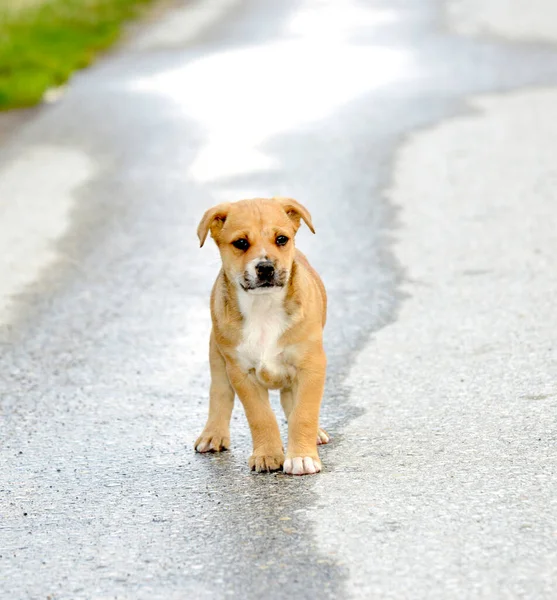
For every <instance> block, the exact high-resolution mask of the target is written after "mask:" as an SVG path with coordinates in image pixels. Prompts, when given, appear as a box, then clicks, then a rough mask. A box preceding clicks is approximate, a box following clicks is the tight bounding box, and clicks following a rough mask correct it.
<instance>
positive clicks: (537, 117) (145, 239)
mask: <svg viewBox="0 0 557 600" xmlns="http://www.w3.org/2000/svg"><path fill="white" fill-rule="evenodd" d="M503 4H504V5H505V7H504V9H503V8H502V5H503ZM525 4H527V6H528V7H534V6H535V7H536V10H537V11H540V10H543V11H545V12H544V13H543V14H544V15H545V17H544V18H543V19H541V18H539V14H538V15H537V17H536V18H534V17H532V18H530V17H531V15H530V14H529V12H528V10H527V9H526V10H525V6H524V5H525ZM556 22H557V9H556V8H555V5H554V3H553V2H551V0H547V1H545V2H541V1H540V0H537V1H536V2H531V3H524V2H520V1H519V0H515V1H513V2H504V3H503V2H498V1H496V0H489V1H486V2H483V1H482V2H479V1H478V0H475V1H474V0H461V1H459V0H451V1H449V2H446V3H444V2H442V1H433V0H423V1H421V2H419V3H418V2H407V1H402V0H376V1H368V2H364V1H358V0H350V1H347V2H342V3H340V2H334V1H333V0H325V1H314V0H303V1H294V0H281V2H272V1H271V0H244V1H238V0H226V1H224V0H221V1H216V0H212V1H209V0H207V1H205V2H200V3H197V4H196V3H191V4H184V5H180V6H177V7H176V9H175V10H174V11H173V12H171V13H168V14H165V15H161V16H160V18H159V20H158V21H157V22H154V23H151V24H149V25H147V26H145V27H144V28H139V29H138V30H137V31H136V32H135V33H134V35H133V36H132V37H131V39H130V40H129V41H128V42H126V43H125V44H124V45H123V46H122V47H121V48H120V49H119V50H118V51H117V52H115V53H113V55H111V56H110V57H107V58H106V59H105V60H102V61H101V62H100V63H99V64H98V65H97V66H95V67H94V68H92V69H89V70H87V71H86V72H83V73H81V74H79V75H78V76H76V77H75V78H74V80H73V82H72V83H71V85H70V86H69V88H68V90H67V92H66V93H65V95H64V96H63V97H62V98H60V99H59V101H57V102H55V103H53V104H51V105H48V106H46V107H44V108H43V109H41V110H39V111H37V112H35V113H33V114H32V116H30V117H29V118H28V119H26V122H25V123H24V124H23V125H21V124H20V125H19V126H18V127H17V128H11V129H9V128H8V129H7V130H6V131H9V134H6V135H4V137H3V140H2V143H1V146H0V273H1V278H0V340H1V352H0V373H1V380H0V394H1V404H0V426H1V446H0V503H1V504H0V597H2V598H10V599H27V598H30V599H35V598H43V599H46V598H51V599H81V598H84V599H85V598H94V599H101V598H119V599H121V598H125V599H149V600H158V599H160V600H174V599H189V598H195V599H205V598H207V599H211V598H222V597H230V598H242V599H244V598H248V599H249V598H279V599H280V598H300V599H306V598H308V599H315V598H393V599H399V598H400V599H406V598H413V599H414V598H415V599H426V598H427V599H440V600H446V599H452V598H457V599H461V598H462V599H469V598H473V599H476V598H485V599H492V598H531V599H540V598H543V599H545V598H547V599H549V598H555V597H557V479H556V470H557V468H556V465H557V311H556V301H557V268H556V267H555V256H556V255H557V235H556V233H555V231H556V222H557V221H556V217H557V198H556V196H555V190H556V189H557V162H556V160H555V157H556V156H557V30H556V28H555V23H556ZM538 33H539V35H538ZM274 194H277V195H278V194H280V195H291V196H293V197H295V198H297V199H299V200H300V201H302V202H303V203H305V204H306V205H307V206H308V207H309V208H310V210H311V212H312V214H313V217H314V224H315V226H316V230H317V235H315V236H311V235H310V234H309V233H308V232H307V229H305V230H304V231H301V232H300V234H299V240H298V244H299V246H300V247H301V248H303V249H304V251H306V252H307V254H308V255H309V257H310V259H311V260H312V262H313V263H314V265H315V266H316V267H317V268H318V270H319V271H320V273H321V274H322V275H323V278H324V280H325V283H326V285H327V288H328V292H329V297H330V313H329V322H328V325H327V329H326V343H327V351H328V355H329V371H328V383H327V391H326V395H325V399H324V406H323V419H322V421H323V424H324V425H325V426H326V428H327V429H328V431H329V432H330V433H331V434H332V435H333V436H334V439H333V442H332V443H331V444H330V445H329V446H328V447H325V448H323V449H322V450H321V456H322V459H323V463H324V471H323V473H321V474H319V475H316V476H308V477H302V478H296V477H290V476H285V475H283V474H282V473H278V474H273V475H255V474H251V473H250V472H249V471H248V468H247V459H248V456H249V454H250V438H249V432H248V429H247V425H246V421H245V417H244V415H243V412H242V410H241V408H240V407H237V408H236V409H235V412H234V416H233V423H232V442H233V446H232V449H231V451H230V452H227V453H223V454H221V455H212V456H207V455H204V456H202V455H196V454H195V453H194V452H193V442H194V440H195V438H196V436H197V435H198V434H199V432H200V431H201V429H202V426H203V424H204V419H205V414H206V410H207V392H208V385H209V370H208V364H207V348H208V333H209V320H210V319H209V310H208V298H209V291H210V287H211V284H212V281H213V278H214V276H215V274H216V272H217V270H218V264H219V261H218V255H217V252H216V250H215V249H214V247H213V246H212V244H210V245H209V247H204V248H203V249H202V250H200V249H199V248H198V241H197V238H196V235H195V229H196V226H197V223H198V220H199V218H200V216H201V214H202V213H203V211H204V210H205V209H207V208H208V207H209V206H211V205H213V204H215V203H216V202H219V201H222V200H225V199H226V200H235V199H240V198H244V197H252V196H256V195H265V196H269V195H274ZM274 401H275V404H276V406H277V408H278V402H276V399H274ZM283 426H284V424H283Z"/></svg>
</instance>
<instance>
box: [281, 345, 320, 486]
mask: <svg viewBox="0 0 557 600" xmlns="http://www.w3.org/2000/svg"><path fill="white" fill-rule="evenodd" d="M307 363H308V364H307V365H306V366H305V367H304V368H302V369H300V370H299V371H298V377H297V381H296V384H295V386H294V394H295V397H294V407H293V408H292V411H291V413H290V415H289V418H288V448H287V451H286V460H285V461H284V472H285V473H290V474H292V475H309V474H312V473H318V472H319V471H321V461H320V460H319V455H318V453H317V442H316V440H317V437H318V431H319V409H320V408H321V400H322V398H323V389H324V387H325V371H326V364H327V359H326V357H325V352H324V351H323V349H322V348H321V349H319V350H317V351H316V352H315V354H312V356H311V360H308V361H307Z"/></svg>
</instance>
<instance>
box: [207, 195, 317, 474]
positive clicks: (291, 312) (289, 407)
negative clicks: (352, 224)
mask: <svg viewBox="0 0 557 600" xmlns="http://www.w3.org/2000/svg"><path fill="white" fill-rule="evenodd" d="M301 219H303V220H304V221H305V223H306V225H307V226H308V227H309V228H310V229H311V231H312V232H314V233H315V231H314V229H313V225H312V223H311V216H310V214H309V212H308V211H307V209H306V208H304V207H303V206H302V205H301V204H299V203H298V202H296V201H295V200H291V199H289V198H273V199H270V200H269V199H259V198H258V199H255V200H242V201H240V202H234V203H225V204H219V205H218V206H215V207H214V208H211V209H209V210H208V211H207V212H206V213H205V214H204V216H203V218H202V219H201V223H200V224H199V228H198V230H197V234H198V236H199V241H200V243H201V246H203V243H204V242H205V239H206V237H207V234H208V232H209V231H210V232H211V236H212V237H213V239H214V240H215V242H216V244H217V246H218V248H219V251H220V255H221V258H222V268H221V270H220V272H219V274H218V277H217V280H216V281H215V285H214V286H213V292H212V294H211V318H212V322H213V329H212V332H211V340H210V350H209V361H210V365H211V390H210V399H209V418H208V420H207V424H206V425H205V429H204V430H203V433H202V434H201V435H200V436H199V438H198V439H197V441H196V442H195V448H196V450H197V451H198V452H209V451H213V452H219V451H220V450H223V449H226V448H228V446H229V444H230V432H229V425H230V416H231V413H232V407H233V405H234V395H235V394H237V395H238V397H239V398H240V400H241V402H242V404H243V406H244V409H245V411H246V416H247V418H248V422H249V426H250V429H251V434H252V438H253V453H252V455H251V457H250V459H249V465H250V467H251V469H252V470H255V471H258V472H259V471H276V470H278V469H280V468H281V467H282V466H283V465H284V472H285V473H292V474H294V475H306V474H309V473H317V472H319V471H320V470H321V461H320V460H319V455H318V454H317V444H322V443H327V442H328V441H329V437H328V436H327V434H326V432H325V431H324V430H322V429H320V428H319V409H320V406H321V398H322V396H323V387H324V384H325V369H326V357H325V352H324V350H323V327H324V325H325V318H326V311H327V297H326V294H325V287H324V286H323V283H322V281H321V279H320V278H319V276H318V275H317V273H316V272H315V271H314V270H313V269H312V267H311V266H310V265H309V263H308V261H307V259H306V258H305V256H304V255H303V254H302V253H301V252H300V251H298V250H296V248H295V246H294V236H295V235H296V232H297V230H298V228H299V227H300V220H301ZM269 389H279V390H280V400H281V404H282V408H283V410H284V414H285V415H286V418H287V420H288V447H287V450H286V458H285V456H284V450H283V446H282V442H281V439H280V433H279V428H278V424H277V420H276V418H275V415H274V413H273V411H272V409H271V405H270V403H269V392H268V390H269Z"/></svg>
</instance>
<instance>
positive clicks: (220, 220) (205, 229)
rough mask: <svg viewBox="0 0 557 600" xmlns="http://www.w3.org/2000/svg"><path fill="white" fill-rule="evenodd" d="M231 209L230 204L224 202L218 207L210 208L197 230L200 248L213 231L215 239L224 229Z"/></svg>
mask: <svg viewBox="0 0 557 600" xmlns="http://www.w3.org/2000/svg"><path fill="white" fill-rule="evenodd" d="M229 209H230V203H229V202H223V203H222V204H218V205H217V206H213V208H210V209H209V210H208V211H207V212H206V213H205V214H204V215H203V218H202V219H201V223H199V227H198V228H197V237H198V238H199V247H202V246H203V244H204V243H205V240H206V239H207V234H208V233H209V230H211V235H212V236H213V238H214V237H215V234H216V233H218V231H220V230H221V229H222V226H223V225H224V222H225V221H226V217H227V216H228V210H229Z"/></svg>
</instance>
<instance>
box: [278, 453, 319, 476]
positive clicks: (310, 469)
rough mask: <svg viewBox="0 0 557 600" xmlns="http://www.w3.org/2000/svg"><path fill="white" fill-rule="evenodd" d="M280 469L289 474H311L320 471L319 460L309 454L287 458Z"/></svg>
mask: <svg viewBox="0 0 557 600" xmlns="http://www.w3.org/2000/svg"><path fill="white" fill-rule="evenodd" d="M282 469H283V471H284V472H285V473H288V474H289V475H313V474H314V473H319V471H321V461H320V460H319V459H318V458H311V456H304V457H303V458H302V457H301V456H295V457H294V458H287V459H286V460H285V461H284V466H283V467H282Z"/></svg>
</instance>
